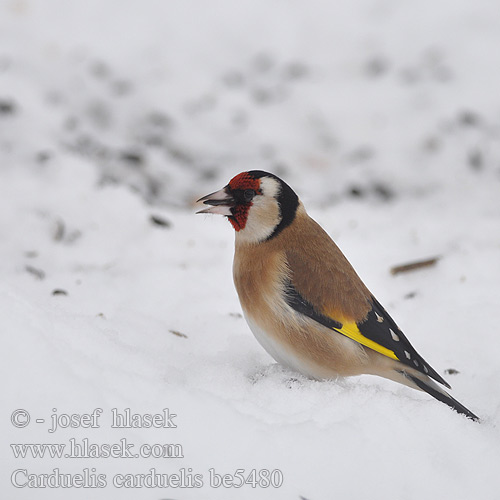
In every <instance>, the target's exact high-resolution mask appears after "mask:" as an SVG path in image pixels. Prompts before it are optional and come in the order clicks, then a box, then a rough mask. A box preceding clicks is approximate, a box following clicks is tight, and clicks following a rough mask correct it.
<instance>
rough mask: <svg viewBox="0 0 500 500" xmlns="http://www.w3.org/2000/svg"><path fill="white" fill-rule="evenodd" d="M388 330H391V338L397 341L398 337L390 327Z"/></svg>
mask: <svg viewBox="0 0 500 500" xmlns="http://www.w3.org/2000/svg"><path fill="white" fill-rule="evenodd" d="M389 331H390V332H391V337H392V340H394V341H396V342H399V337H398V336H397V335H396V334H395V333H394V332H393V331H392V328H389Z"/></svg>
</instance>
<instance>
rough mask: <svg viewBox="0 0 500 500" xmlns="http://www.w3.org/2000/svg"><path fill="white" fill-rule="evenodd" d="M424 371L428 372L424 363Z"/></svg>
mask: <svg viewBox="0 0 500 500" xmlns="http://www.w3.org/2000/svg"><path fill="white" fill-rule="evenodd" d="M424 372H425V373H429V370H428V369H427V366H425V365H424Z"/></svg>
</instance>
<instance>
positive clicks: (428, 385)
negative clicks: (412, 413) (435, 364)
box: [402, 371, 480, 422]
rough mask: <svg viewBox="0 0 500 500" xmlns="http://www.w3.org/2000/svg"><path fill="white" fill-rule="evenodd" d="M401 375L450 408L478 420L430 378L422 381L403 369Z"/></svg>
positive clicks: (476, 420)
mask: <svg viewBox="0 0 500 500" xmlns="http://www.w3.org/2000/svg"><path fill="white" fill-rule="evenodd" d="M402 373H403V375H404V376H405V377H406V378H408V379H410V380H411V381H412V382H413V383H414V384H415V385H416V386H417V387H418V388H419V389H422V391H424V392H426V393H427V394H430V395H431V396H432V397H433V398H436V399H437V400H438V401H441V402H442V403H444V404H446V405H448V406H449V407H450V408H453V409H454V410H455V411H456V412H458V413H461V414H462V415H465V416H466V417H467V418H470V419H471V420H474V422H479V421H480V420H479V417H478V416H477V415H474V413H472V412H471V411H470V410H469V409H467V408H466V407H465V406H464V405H463V404H462V403H459V402H458V401H457V400H456V399H454V398H452V397H451V396H450V395H449V394H448V393H447V392H446V391H444V390H443V389H441V387H439V386H438V385H437V384H436V383H434V382H433V381H432V380H430V379H429V380H428V381H424V380H421V379H420V378H417V377H416V376H414V375H412V374H410V373H408V372H406V371H403V372H402Z"/></svg>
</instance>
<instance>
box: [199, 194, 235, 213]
mask: <svg viewBox="0 0 500 500" xmlns="http://www.w3.org/2000/svg"><path fill="white" fill-rule="evenodd" d="M226 189H227V187H225V188H222V189H221V190H220V191H216V192H215V193H210V194H207V195H206V196H203V198H200V199H199V200H197V201H196V203H198V202H199V201H202V202H203V203H204V204H205V205H212V206H211V207H209V208H205V209H204V210H200V211H199V212H196V213H197V214H219V215H233V213H232V212H231V207H234V204H235V202H234V198H233V197H232V196H231V195H230V194H229V193H228V192H227V191H226Z"/></svg>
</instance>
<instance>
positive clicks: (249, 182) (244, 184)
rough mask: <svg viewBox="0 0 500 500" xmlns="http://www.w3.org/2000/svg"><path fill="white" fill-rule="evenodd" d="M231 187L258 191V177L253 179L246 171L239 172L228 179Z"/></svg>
mask: <svg viewBox="0 0 500 500" xmlns="http://www.w3.org/2000/svg"><path fill="white" fill-rule="evenodd" d="M229 187H230V188H231V189H253V190H254V191H258V190H259V189H260V179H254V178H253V177H252V176H251V175H250V174H249V173H248V172H241V174H238V175H237V176H236V177H233V178H232V179H231V180H230V181H229Z"/></svg>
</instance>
